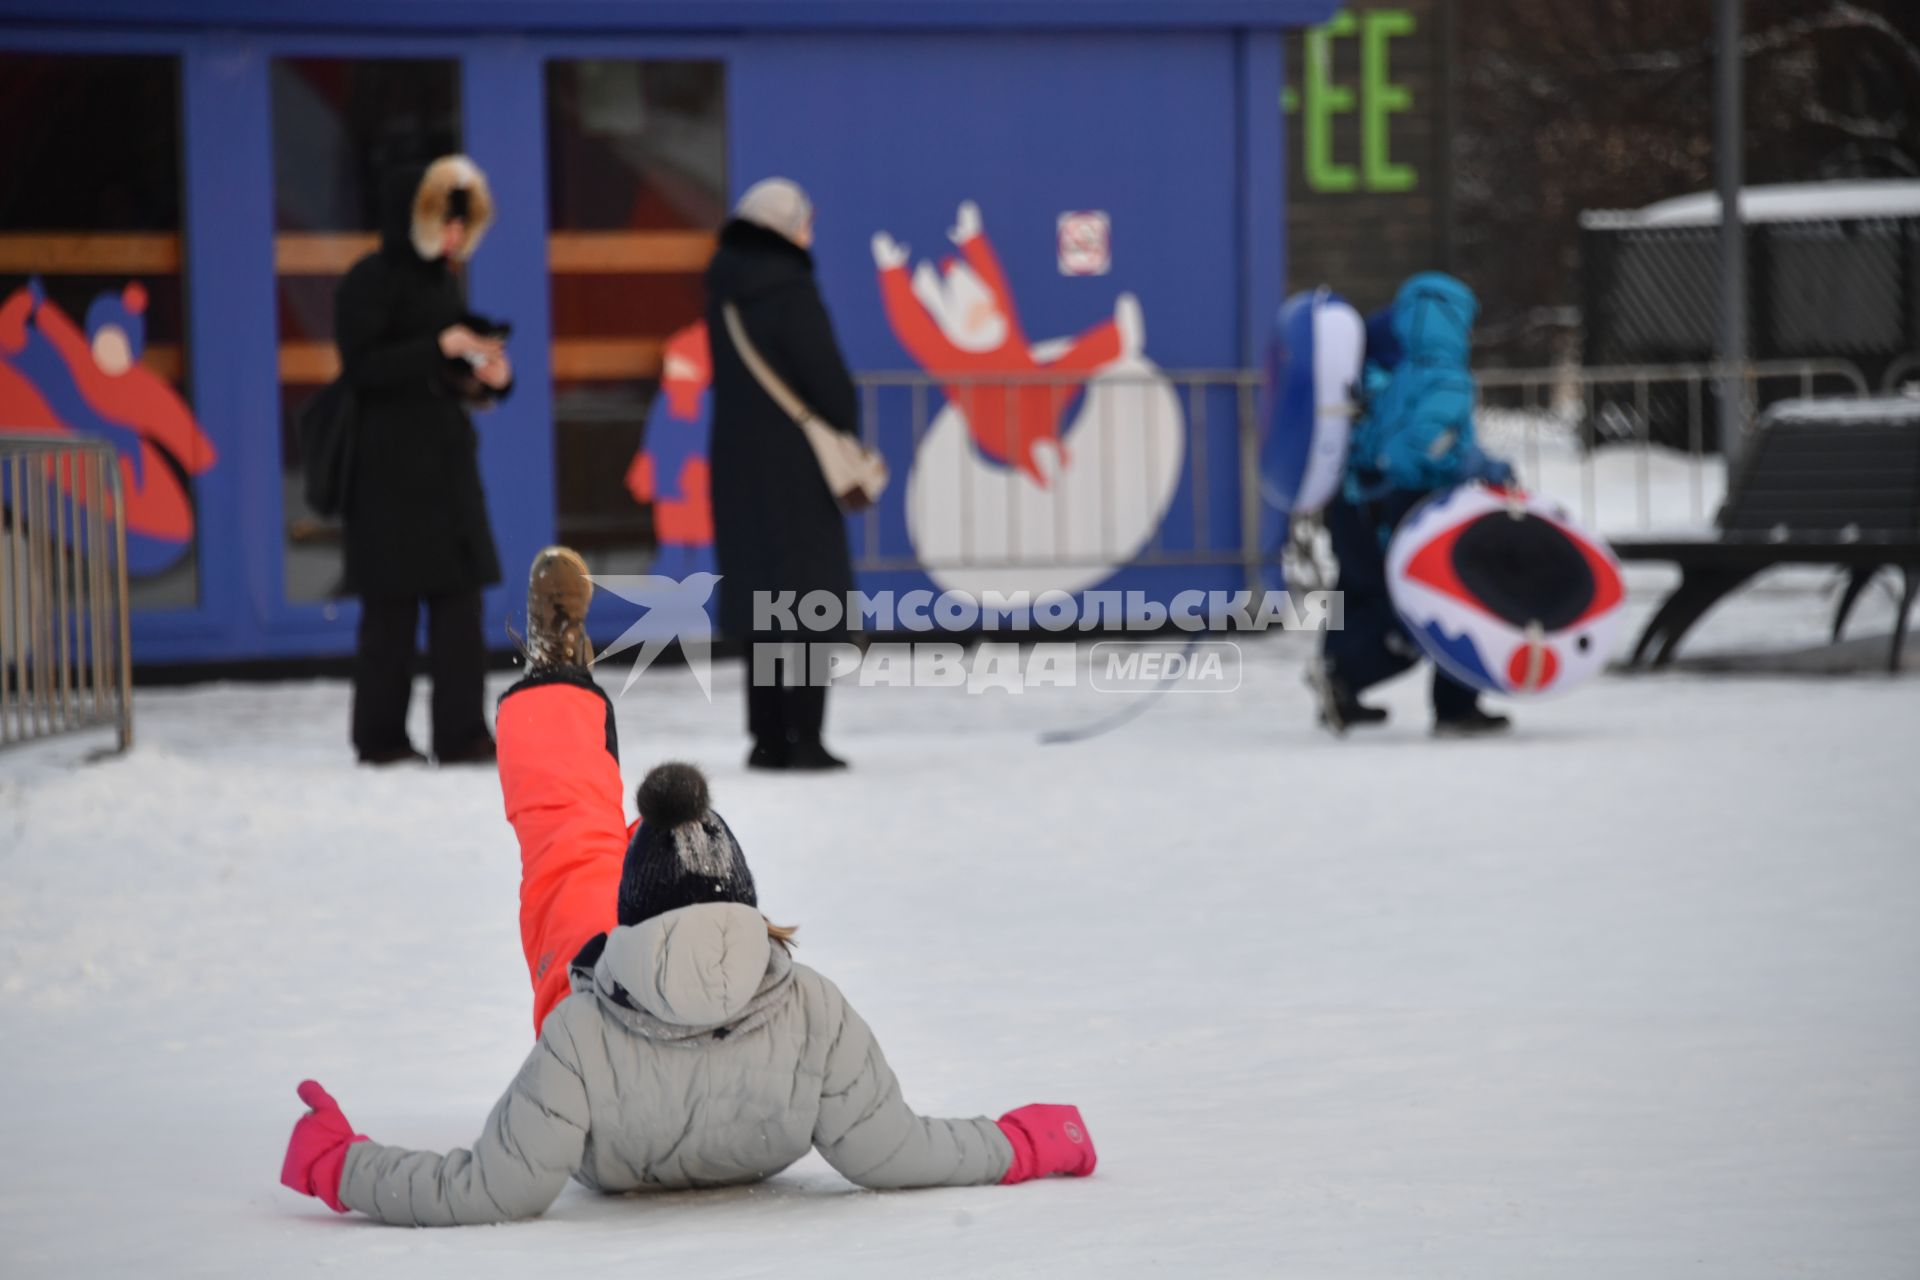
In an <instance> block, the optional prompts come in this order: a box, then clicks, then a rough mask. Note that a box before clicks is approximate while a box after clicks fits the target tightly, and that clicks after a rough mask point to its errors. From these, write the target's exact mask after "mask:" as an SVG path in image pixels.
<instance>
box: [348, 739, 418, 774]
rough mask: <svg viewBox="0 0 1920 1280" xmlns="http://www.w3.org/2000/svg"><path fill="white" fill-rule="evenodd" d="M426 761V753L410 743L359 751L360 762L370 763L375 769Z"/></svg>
mask: <svg viewBox="0 0 1920 1280" xmlns="http://www.w3.org/2000/svg"><path fill="white" fill-rule="evenodd" d="M426 762H427V757H426V753H425V752H423V751H420V750H418V749H416V748H415V747H413V746H412V745H408V746H404V747H388V748H385V749H384V750H380V751H363V752H361V753H360V763H361V764H365V765H372V766H373V767H374V768H376V769H384V768H387V767H388V766H390V765H396V764H425V763H426Z"/></svg>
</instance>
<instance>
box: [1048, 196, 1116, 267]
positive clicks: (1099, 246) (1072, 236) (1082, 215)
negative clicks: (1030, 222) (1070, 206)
mask: <svg viewBox="0 0 1920 1280" xmlns="http://www.w3.org/2000/svg"><path fill="white" fill-rule="evenodd" d="M1059 233H1060V274H1061V275H1063V276H1103V275H1105V274H1107V272H1109V271H1111V270H1112V269H1113V220H1112V219H1111V218H1109V217H1108V216H1107V215H1106V214H1105V213H1104V212H1102V211H1100V210H1097V209H1087V210H1081V211H1080V212H1077V213H1063V214H1061V215H1060V221H1059Z"/></svg>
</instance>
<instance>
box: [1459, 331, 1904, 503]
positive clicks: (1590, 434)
mask: <svg viewBox="0 0 1920 1280" xmlns="http://www.w3.org/2000/svg"><path fill="white" fill-rule="evenodd" d="M1728 372H1730V370H1729V369H1728V367H1727V366H1725V365H1717V364H1691V365H1620V366H1614V367H1600V368H1582V367H1579V366H1568V367H1566V368H1557V369H1480V370H1476V371H1475V373H1474V382H1475V387H1476V392H1477V394H1478V396H1479V405H1478V413H1477V415H1476V418H1477V422H1478V426H1479V430H1480V434H1481V436H1482V437H1483V442H1484V443H1485V445H1486V447H1487V449H1488V451H1489V452H1492V453H1497V454H1500V455H1501V456H1504V457H1506V458H1508V459H1510V460H1511V461H1512V462H1513V463H1514V465H1515V466H1516V467H1517V468H1518V470H1519V471H1520V475H1521V479H1522V481H1523V482H1524V483H1527V484H1529V485H1531V486H1533V487H1535V488H1541V489H1545V490H1547V491H1549V492H1554V493H1556V496H1558V497H1559V498H1560V499H1561V500H1562V501H1565V502H1567V503H1568V505H1569V506H1577V507H1578V511H1579V515H1580V518H1581V521H1582V522H1583V523H1585V524H1587V525H1588V526H1589V527H1593V528H1597V529H1600V530H1601V531H1602V532H1621V531H1624V530H1626V529H1633V530H1648V529H1652V528H1655V527H1663V528H1664V527H1672V526H1675V525H1695V526H1697V525H1702V524H1705V523H1706V522H1707V521H1708V520H1709V519H1710V518H1711V517H1712V514H1713V513H1712V511H1711V509H1710V504H1709V502H1708V495H1707V490H1708V488H1709V486H1710V484H1711V485H1712V486H1713V487H1717V488H1721V489H1724V486H1725V483H1726V478H1725V475H1724V472H1723V470H1721V465H1722V464H1721V456H1720V453H1719V450H1718V449H1717V448H1716V447H1715V441H1716V440H1717V437H1718V430H1717V428H1718V423H1719V421H1721V420H1722V418H1723V417H1724V416H1726V415H1723V413H1722V411H1721V407H1720V405H1719V400H1720V382H1721V379H1722V378H1723V377H1725V375H1726V374H1727V373H1728ZM1732 372H1737V374H1738V376H1739V377H1740V379H1741V381H1742V383H1743V384H1744V386H1745V389H1746V391H1745V396H1744V399H1745V404H1744V405H1742V406H1738V407H1737V411H1736V413H1735V414H1733V415H1732V420H1733V421H1736V422H1739V423H1740V424H1741V429H1742V430H1743V431H1744V432H1751V430H1752V423H1753V420H1754V417H1755V414H1754V413H1753V411H1752V407H1753V406H1755V405H1759V404H1764V403H1767V402H1769V401H1772V400H1776V399H1780V398H1783V397H1785V396H1790V395H1791V396H1801V397H1807V396H1819V395H1866V394H1867V393H1868V385H1867V380H1866V378H1865V376H1864V375H1862V373H1861V372H1860V370H1859V368H1858V367H1856V366H1855V365H1853V364H1852V363H1850V362H1848V361H1844V360H1772V361H1760V362H1756V363H1752V364H1746V365H1741V366H1739V367H1738V368H1737V369H1736V370H1732ZM1609 446H1629V447H1628V448H1621V449H1610V448H1609ZM1556 451H1557V452H1558V454H1559V455H1561V456H1560V457H1558V458H1556V456H1555V454H1556ZM1615 458H1618V459H1620V460H1622V461H1625V462H1628V463H1630V465H1631V474H1630V475H1628V476H1626V477H1624V478H1623V479H1624V483H1619V482H1616V483H1612V484H1610V485H1609V486H1608V488H1607V490H1606V491H1605V492H1604V493H1603V492H1602V491H1601V488H1600V483H1599V482H1600V478H1601V472H1602V470H1603V468H1606V469H1608V470H1615V469H1616V468H1612V467H1609V466H1608V465H1607V464H1609V463H1610V462H1611V461H1613V460H1614V459H1615ZM1556 463H1557V464H1558V465H1556ZM1656 465H1658V466H1659V468H1660V474H1656ZM1575 471H1577V475H1576V474H1573V473H1574V472H1575ZM1710 473H1712V474H1710ZM1573 488H1577V489H1578V495H1579V496H1578V500H1577V503H1576V501H1575V499H1574V498H1573V496H1572V494H1571V493H1570V492H1569V490H1570V489H1573ZM1623 492H1630V493H1631V495H1632V504H1633V511H1632V512H1631V513H1629V512H1626V511H1624V510H1622V509H1619V506H1618V499H1619V498H1620V496H1621V494H1622V493H1623ZM1683 493H1684V498H1683V497H1682V494H1683ZM1603 497H1604V498H1607V499H1609V500H1610V501H1609V503H1606V504H1603V502H1602V498H1603ZM1603 507H1604V509H1603ZM1656 507H1657V508H1658V511H1657V512H1656Z"/></svg>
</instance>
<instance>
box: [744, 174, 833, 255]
mask: <svg viewBox="0 0 1920 1280" xmlns="http://www.w3.org/2000/svg"><path fill="white" fill-rule="evenodd" d="M733 216H734V217H736V218H738V219H740V221H742V222H751V223H753V224H754V225H755V226H759V227H765V228H766V229H767V230H769V231H771V232H773V233H774V234H775V235H780V236H785V237H786V238H787V239H789V240H791V241H793V242H794V243H795V244H798V243H800V237H801V236H803V235H805V234H806V231H807V228H808V227H809V226H811V225H813V201H811V200H809V199H807V193H806V192H805V191H802V190H801V189H800V184H799V183H797V182H795V181H793V180H792V179H790V178H762V179H760V181H758V182H756V183H754V184H753V185H752V186H750V187H748V188H747V193H746V194H745V195H743V196H741V197H740V203H738V204H736V205H734V206H733Z"/></svg>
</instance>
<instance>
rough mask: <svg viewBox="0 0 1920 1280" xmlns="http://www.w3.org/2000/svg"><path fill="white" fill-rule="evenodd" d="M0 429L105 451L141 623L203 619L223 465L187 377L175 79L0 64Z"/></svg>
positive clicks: (145, 68)
mask: <svg viewBox="0 0 1920 1280" xmlns="http://www.w3.org/2000/svg"><path fill="white" fill-rule="evenodd" d="M0 119H5V120H6V121H7V123H8V126H9V127H7V128H6V129H0V175H4V180H0V432H31V433H42V434H44V433H49V432H50V433H54V434H62V435H64V434H72V435H79V436H87V437H92V438H97V439H103V440H107V441H109V442H111V443H112V444H113V446H114V447H115V449H116V450H117V451H118V453H119V455H120V473H121V480H122V483H123V485H124V486H125V492H126V522H127V567H128V570H129V574H130V577H131V581H132V586H131V599H132V604H133V606H134V607H135V608H137V609H182V608H191V607H193V606H194V605H196V604H197V603H198V601H199V597H200V582H199V547H200V542H199V489H200V482H201V479H202V477H204V476H205V475H206V474H207V473H208V472H209V471H210V470H211V469H212V468H214V467H215V466H217V465H219V463H220V458H219V451H218V450H217V449H215V448H214V446H213V443H212V442H211V441H210V440H209V439H208V438H207V434H206V432H205V431H204V430H203V429H202V427H201V425H200V423H199V421H198V419H197V418H196V417H195V415H194V412H193V404H192V395H191V389H190V386H189V383H188V377H187V371H188V366H187V359H186V341H187V338H186V307H187V300H186V298H185V296H184V286H183V281H182V275H181V271H182V263H183V260H184V250H183V247H182V243H181V234H180V226H181V198H180V68H179V63H178V60H177V59H174V58H170V57H118V56H115V57H95V56H64V55H47V54H25V53H0Z"/></svg>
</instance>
